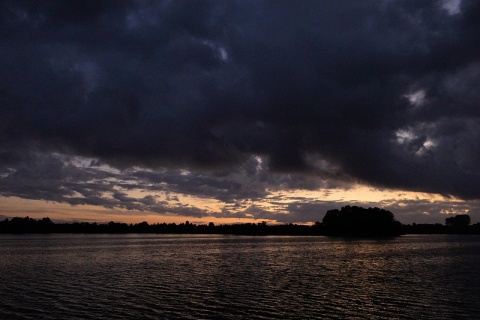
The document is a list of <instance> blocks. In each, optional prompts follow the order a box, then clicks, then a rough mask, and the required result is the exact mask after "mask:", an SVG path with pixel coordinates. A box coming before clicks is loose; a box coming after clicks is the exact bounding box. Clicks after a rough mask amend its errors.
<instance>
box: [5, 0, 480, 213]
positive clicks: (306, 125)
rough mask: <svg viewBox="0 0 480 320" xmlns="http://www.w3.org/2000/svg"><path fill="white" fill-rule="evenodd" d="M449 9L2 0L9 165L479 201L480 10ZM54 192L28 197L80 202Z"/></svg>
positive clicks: (235, 192)
mask: <svg viewBox="0 0 480 320" xmlns="http://www.w3.org/2000/svg"><path fill="white" fill-rule="evenodd" d="M449 3H452V4H454V1H420V2H419V1H407V0H403V1H400V0H398V1H342V2H339V1H269V2H264V1H219V2H217V1H195V2H192V1H153V2H148V1H100V2H99V1H69V2H65V1H43V2H37V1H17V0H16V1H2V3H1V5H0V8H1V15H0V25H1V29H0V35H1V37H0V39H1V40H0V47H1V48H0V49H1V51H2V55H1V56H0V70H1V71H0V99H1V100H0V148H1V152H2V153H1V154H2V155H4V157H5V159H3V158H2V161H4V162H2V163H6V162H8V161H10V162H12V163H17V164H18V162H15V160H14V159H7V157H10V156H11V155H13V154H18V153H19V152H21V151H22V150H24V149H25V148H28V147H29V145H30V144H32V143H34V144H35V145H39V146H41V148H42V150H43V151H45V150H49V151H52V152H58V153H61V154H75V155H83V156H88V157H95V158H98V159H100V160H101V161H104V162H107V163H109V164H112V165H114V166H116V167H118V168H123V169H126V168H128V167H130V166H133V165H145V166H149V167H152V168H158V167H172V166H174V167H175V168H177V169H178V168H188V169H190V170H192V175H196V176H195V177H196V178H195V179H192V178H191V176H189V177H190V178H185V176H183V179H185V180H184V181H181V179H182V175H175V176H174V177H170V179H172V181H168V184H169V186H171V187H172V188H174V187H175V186H181V187H177V188H178V189H185V190H184V192H186V193H190V194H198V195H200V194H203V195H208V196H213V197H214V198H216V199H220V200H222V201H227V202H235V200H236V199H237V198H252V199H253V198H260V197H262V196H264V195H265V194H266V193H265V189H262V188H260V187H258V188H257V187H253V188H251V189H250V190H247V189H248V188H246V187H245V186H243V185H242V184H241V183H240V182H238V181H239V179H236V180H235V179H234V181H233V182H232V181H231V179H230V180H229V181H223V180H222V179H220V178H219V176H220V175H221V174H222V173H223V172H228V170H234V172H235V170H240V169H238V168H239V167H241V166H248V162H249V161H250V159H251V157H250V156H251V155H260V156H262V157H264V159H267V160H268V167H269V169H270V172H280V173H283V174H287V175H288V174H289V173H292V174H295V173H296V174H307V173H308V174H312V173H315V174H317V175H318V176H319V177H320V178H324V179H327V178H332V177H333V178H335V179H346V180H349V179H350V180H357V181H361V182H364V183H369V184H374V185H377V186H384V187H394V188H405V189H410V190H419V191H428V192H439V193H443V194H452V195H456V196H460V197H463V198H479V197H480V194H479V189H478V185H479V184H480V172H479V171H478V165H479V164H480V149H479V146H480V131H479V129H478V128H479V127H480V108H479V107H480V106H479V101H480V91H479V90H477V87H478V83H479V80H480V46H478V34H480V22H479V21H480V4H479V2H478V1H473V0H472V1H466V0H463V1H461V2H460V6H459V7H458V8H455V7H453V9H452V7H448V6H447V4H449ZM449 8H450V9H449ZM38 160H39V161H42V159H38ZM18 165H19V166H21V164H18ZM56 165H59V164H58V163H56V162H52V163H51V164H48V165H47V164H45V166H47V167H46V168H45V171H44V172H45V173H47V172H48V173H52V172H60V171H61V170H64V169H61V168H60V167H58V168H57V169H58V170H60V171H55V170H53V169H54V168H50V167H48V166H56ZM8 168H13V167H12V165H10V166H9V167H7V166H4V167H3V168H2V170H3V171H2V172H6V173H4V175H6V176H8V177H10V174H9V173H8V172H7V171H8V170H10V169H8ZM62 168H63V167H62ZM198 168H202V169H204V170H210V171H211V172H215V174H214V175H212V176H210V175H209V176H205V175H202V174H200V173H198V172H196V171H195V170H196V169H198ZM232 168H235V169H232ZM25 170H27V169H26V168H25ZM242 170H243V169H241V172H243V173H244V174H247V175H248V170H245V171H242ZM32 174H33V173H32ZM36 174H39V175H40V174H41V173H36ZM52 174H53V173H52ZM79 174H81V173H79ZM142 174H145V175H151V176H152V177H149V179H151V178H153V176H154V175H155V174H158V173H155V172H153V173H148V172H147V171H145V172H144V173H142ZM230 174H232V173H230ZM285 177H286V176H285ZM285 177H282V178H280V175H279V176H275V179H279V180H282V179H283V182H282V181H278V182H279V183H280V185H281V184H282V183H284V184H285V185H286V186H288V185H289V183H290V185H291V184H292V183H293V182H292V181H290V182H288V181H286V179H287V178H285ZM77 178H78V177H75V178H74V179H77ZM137 178H138V179H141V178H142V177H137ZM18 179H21V177H18ZM45 179H46V180H45ZM162 179H168V177H166V176H162ZM256 179H257V178H256ZM269 179H272V178H269ZM295 179H296V178H293V180H295ZM297 179H298V180H296V181H298V182H302V183H303V182H305V181H307V180H305V179H304V178H297ZM173 180H176V181H173ZM17 181H18V180H17ZM45 181H57V182H55V183H52V184H50V185H45V188H36V187H38V186H31V188H32V189H31V190H29V191H28V190H23V191H22V192H24V196H25V197H28V198H42V195H41V194H38V193H39V192H43V191H41V190H47V189H48V188H50V187H52V188H55V187H56V183H58V184H59V187H58V188H57V190H59V192H60V195H59V196H61V197H63V198H65V196H66V194H63V193H67V192H73V191H71V190H74V189H73V188H63V189H62V188H60V184H61V183H67V184H68V181H67V182H62V181H60V180H58V179H57V180H56V178H55V177H40V176H39V177H38V182H37V183H38V184H42V183H44V182H45ZM255 181H257V182H258V186H260V185H261V186H263V187H265V184H264V185H262V181H261V180H260V179H259V178H258V179H257V180H255ZM271 181H272V180H269V185H270V186H273V184H270V182H271ZM308 181H310V182H311V184H310V185H309V186H307V188H310V187H311V188H314V187H315V186H316V185H318V182H312V181H313V180H308ZM6 183H7V181H6V180H2V185H3V188H2V190H3V191H2V194H4V195H9V193H11V194H19V193H20V191H18V192H14V191H12V190H13V188H15V185H14V184H12V185H11V187H9V186H6V185H5V184H6ZM321 183H323V182H320V184H321ZM125 187H126V186H125ZM299 187H300V186H299ZM76 188H81V189H79V190H76V191H77V192H79V193H81V194H84V195H85V197H87V196H88V198H89V199H91V200H89V201H91V202H92V203H95V202H96V201H97V200H98V199H99V198H101V197H100V196H99V195H98V194H97V193H99V192H104V191H102V190H101V188H102V185H97V186H95V187H91V188H90V189H88V188H89V187H88V183H85V185H84V186H80V185H78V186H76ZM97 188H100V190H99V189H97ZM67 190H70V191H67ZM175 191H176V192H178V191H179V190H175ZM45 192H47V193H48V190H47V191H45ZM62 192H63V193H62ZM89 192H90V194H89ZM247 192H251V194H250V195H248V194H247ZM43 198H46V197H43ZM109 199H110V198H109ZM51 200H53V199H51ZM150 200H151V199H150ZM72 201H73V200H72ZM102 201H103V200H102ZM109 201H112V202H113V203H116V202H115V201H117V202H119V201H120V202H122V203H132V202H135V201H136V200H135V201H133V200H132V199H128V198H126V197H125V195H122V194H120V193H118V194H116V195H115V196H114V197H113V198H111V199H110V200H109ZM148 201H149V199H145V203H148ZM100 202H101V201H100ZM135 203H136V204H135V205H138V206H142V205H145V203H143V204H142V203H138V201H137V202H135ZM103 205H108V203H107V204H105V203H104V204H103ZM133 208H136V207H135V206H133V205H132V209H133Z"/></svg>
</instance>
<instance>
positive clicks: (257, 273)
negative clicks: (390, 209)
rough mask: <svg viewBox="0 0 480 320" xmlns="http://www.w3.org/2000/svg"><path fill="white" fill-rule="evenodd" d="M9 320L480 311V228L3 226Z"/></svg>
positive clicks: (1, 313) (2, 289)
mask: <svg viewBox="0 0 480 320" xmlns="http://www.w3.org/2000/svg"><path fill="white" fill-rule="evenodd" d="M0 244H1V247H0V319H89V318H90V319H93V318H95V319H102V318H103V319H479V318H480V301H479V300H478V297H479V296H480V268H479V266H480V237H479V236H454V235H434V236H432V235H428V236H426V235H418V236H417V235H408V236H402V237H400V238H395V239H389V240H388V239H384V240H347V239H337V238H328V237H247V236H223V235H205V236H199V235H175V236H173V235H0Z"/></svg>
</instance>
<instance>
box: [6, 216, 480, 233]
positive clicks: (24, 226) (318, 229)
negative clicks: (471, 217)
mask: <svg viewBox="0 0 480 320" xmlns="http://www.w3.org/2000/svg"><path fill="white" fill-rule="evenodd" d="M47 233H48V234H62V233H64V234H65V233H73V234H131V233H148V234H231V235H261V236H265V235H288V236H295V235H298V236H302V235H307V236H315V235H316V236H338V237H375V238H377V237H396V236H400V235H406V234H472V235H480V223H476V224H474V225H469V226H446V225H442V224H438V223H437V224H415V223H414V224H411V225H404V224H401V226H400V228H399V230H397V231H396V232H394V233H392V232H390V231H386V230H385V231H384V232H382V230H378V231H375V232H371V230H365V232H362V231H360V232H358V231H357V232H331V231H329V230H328V229H327V228H326V227H325V225H324V224H323V223H320V222H317V223H315V224H313V225H311V226H309V225H297V224H280V225H268V224H267V223H266V222H260V223H242V224H221V225H214V224H213V223H209V224H193V223H189V222H188V221H186V222H185V223H180V224H175V223H169V224H167V223H155V224H148V223H147V222H141V223H136V224H127V223H117V222H113V221H111V222H109V223H96V222H93V223H88V222H73V223H54V222H52V221H51V220H50V219H49V218H43V219H39V220H35V219H32V218H29V217H25V218H12V219H5V220H3V221H0V234H47Z"/></svg>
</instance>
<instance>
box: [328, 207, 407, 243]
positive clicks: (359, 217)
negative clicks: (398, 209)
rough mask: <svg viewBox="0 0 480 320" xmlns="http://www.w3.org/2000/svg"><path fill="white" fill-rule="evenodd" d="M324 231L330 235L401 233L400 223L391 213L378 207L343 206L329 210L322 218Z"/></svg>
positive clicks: (385, 234)
mask: <svg viewBox="0 0 480 320" xmlns="http://www.w3.org/2000/svg"><path fill="white" fill-rule="evenodd" d="M322 221H323V224H324V227H325V231H326V233H327V234H330V235H371V236H387V235H399V234H401V224H400V222H398V221H396V220H395V217H394V215H393V213H391V212H390V211H387V210H385V209H380V208H376V207H375V208H368V209H365V208H362V207H357V206H353V207H351V206H345V207H342V208H341V209H340V210H338V209H334V210H329V211H327V213H326V214H325V217H324V218H323V220H322Z"/></svg>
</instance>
